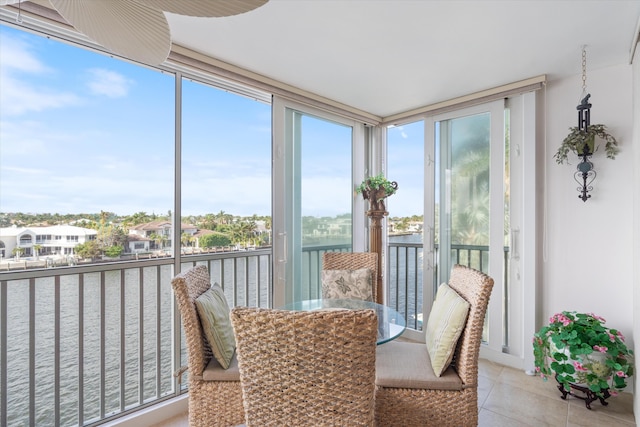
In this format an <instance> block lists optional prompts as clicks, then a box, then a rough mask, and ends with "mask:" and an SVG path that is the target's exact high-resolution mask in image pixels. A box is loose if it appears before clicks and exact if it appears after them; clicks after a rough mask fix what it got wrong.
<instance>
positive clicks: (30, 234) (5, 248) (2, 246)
mask: <svg viewBox="0 0 640 427" xmlns="http://www.w3.org/2000/svg"><path fill="white" fill-rule="evenodd" d="M97 234H98V232H97V231H96V230H93V229H90V228H82V227H76V226H73V225H52V226H48V227H15V226H14V227H3V228H0V259H6V258H9V257H11V256H12V255H13V251H14V249H15V248H18V247H19V248H21V249H22V252H21V254H20V255H19V256H18V257H17V258H20V257H33V258H34V259H35V258H37V257H39V256H58V257H60V256H72V255H73V254H74V252H73V248H75V247H76V246H77V245H79V244H82V243H85V242H88V241H90V240H95V238H96V235H97ZM36 246H37V247H39V249H38V250H37V251H36V249H35V247H36Z"/></svg>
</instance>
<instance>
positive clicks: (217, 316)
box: [196, 283, 236, 369]
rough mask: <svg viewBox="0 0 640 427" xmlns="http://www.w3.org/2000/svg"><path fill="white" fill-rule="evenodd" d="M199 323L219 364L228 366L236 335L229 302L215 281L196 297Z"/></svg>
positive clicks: (234, 346) (225, 367)
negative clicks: (230, 315)
mask: <svg viewBox="0 0 640 427" xmlns="http://www.w3.org/2000/svg"><path fill="white" fill-rule="evenodd" d="M196 308H197V310H198V315H199V317H200V324H201V325H202V330H203V332H204V335H205V338H206V340H207V342H209V346H210V347H211V351H212V352H213V355H214V356H215V358H216V360H217V361H218V363H220V366H222V367H223V368H224V369H227V368H228V367H229V364H230V363H231V359H232V358H233V353H234V351H235V350H236V337H235V335H234V334H233V326H232V325H231V319H230V317H229V304H228V303H227V298H226V297H225V296H224V291H223V290H222V288H221V287H220V285H218V284H217V283H214V284H213V286H211V288H209V289H208V290H207V291H206V292H204V293H203V294H202V295H200V296H199V297H198V298H197V299H196Z"/></svg>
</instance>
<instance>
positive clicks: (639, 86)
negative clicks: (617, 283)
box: [633, 44, 640, 421]
mask: <svg viewBox="0 0 640 427" xmlns="http://www.w3.org/2000/svg"><path fill="white" fill-rule="evenodd" d="M638 49H640V44H638V45H637V46H636V54H635V58H634V61H633V122H634V123H633V144H634V146H633V173H634V177H633V189H634V191H633V194H634V198H633V199H634V203H633V204H634V207H633V212H634V214H633V218H634V224H633V225H634V231H633V236H634V237H633V242H634V251H633V252H634V255H633V259H634V260H635V262H634V271H633V283H634V285H633V289H634V295H633V301H634V304H633V306H634V309H633V312H634V313H635V316H634V321H633V338H634V341H635V344H636V346H635V350H634V352H635V354H636V355H638V354H640V261H638V260H640V51H638ZM637 366H638V356H636V367H637ZM636 371H637V369H636ZM635 389H636V390H640V375H637V374H636V378H635ZM633 406H634V411H633V412H634V414H636V421H640V392H637V393H636V394H635V400H634V405H633Z"/></svg>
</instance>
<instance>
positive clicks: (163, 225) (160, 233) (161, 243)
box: [129, 220, 198, 249]
mask: <svg viewBox="0 0 640 427" xmlns="http://www.w3.org/2000/svg"><path fill="white" fill-rule="evenodd" d="M180 229H181V231H182V233H187V234H189V235H191V236H193V235H195V234H196V233H197V232H198V227H196V226H195V225H191V224H180ZM172 230H173V229H172V226H171V221H167V220H160V221H151V222H147V223H145V224H138V225H134V226H132V227H129V236H132V235H133V236H140V237H146V238H147V239H149V246H150V247H149V249H165V248H171V247H173V244H172V241H171V233H172ZM156 236H157V237H160V238H161V239H162V240H154V237H156ZM129 246H131V245H129Z"/></svg>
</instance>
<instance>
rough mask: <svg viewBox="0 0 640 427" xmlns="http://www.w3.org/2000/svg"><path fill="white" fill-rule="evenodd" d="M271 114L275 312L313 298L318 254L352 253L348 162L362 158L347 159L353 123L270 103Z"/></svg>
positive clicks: (351, 169)
mask: <svg viewBox="0 0 640 427" xmlns="http://www.w3.org/2000/svg"><path fill="white" fill-rule="evenodd" d="M273 108H274V112H273V116H274V125H273V127H274V183H275V186H274V187H275V188H274V214H273V218H274V220H273V222H274V224H273V229H274V264H275V265H274V294H275V296H274V305H275V306H278V305H279V304H282V303H288V302H292V301H298V300H303V299H314V298H320V297H321V293H320V283H319V276H320V273H319V272H320V269H321V266H322V264H321V261H322V253H323V252H326V251H352V250H353V243H352V242H353V237H354V236H353V230H354V215H353V205H354V199H355V198H354V185H353V182H354V178H353V176H354V160H353V159H354V158H362V157H363V156H362V155H361V154H360V155H359V157H356V156H355V154H354V152H355V151H356V148H355V144H354V141H355V139H356V133H359V132H361V130H356V127H357V126H356V124H355V123H354V122H353V121H348V120H344V119H342V118H339V117H335V116H330V115H327V114H326V113H323V112H320V111H315V110H313V109H309V108H308V107H304V106H300V105H295V104H292V103H289V102H278V101H277V100H274V107H273ZM358 129H359V128H358ZM360 145H362V144H360ZM361 163H362V162H361ZM360 224H362V220H361V219H360Z"/></svg>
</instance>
